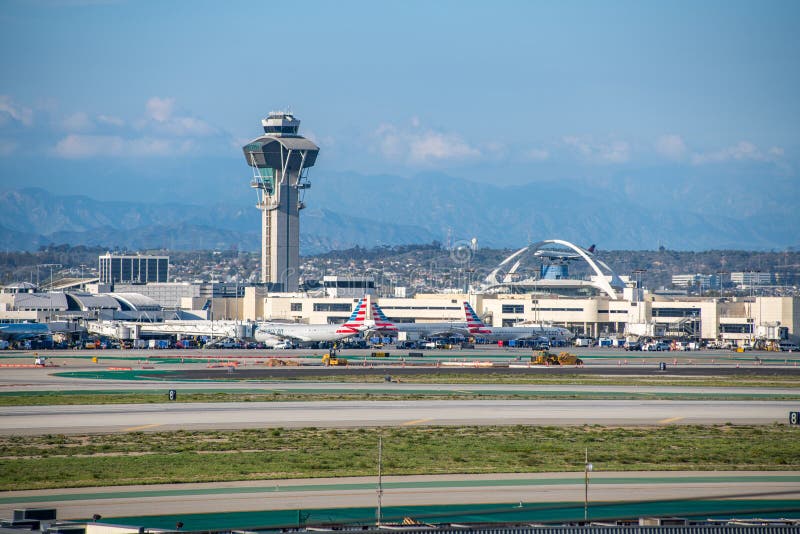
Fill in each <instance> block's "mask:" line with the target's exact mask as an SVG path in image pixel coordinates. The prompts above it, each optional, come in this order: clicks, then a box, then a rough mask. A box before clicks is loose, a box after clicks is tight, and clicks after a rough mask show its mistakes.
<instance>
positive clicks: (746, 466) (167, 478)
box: [0, 424, 800, 490]
mask: <svg viewBox="0 0 800 534" xmlns="http://www.w3.org/2000/svg"><path fill="white" fill-rule="evenodd" d="M797 432H798V431H797V429H794V428H791V427H788V426H785V425H777V424H776V425H771V426H732V425H720V426H667V427H663V428H646V429H645V428H606V427H597V426H587V427H582V428H560V427H528V426H510V427H463V428H453V427H418V428H417V427H408V428H392V429H351V430H335V429H313V428H312V429H269V430H239V431H204V432H188V431H180V432H168V433H147V434H145V433H139V432H132V433H127V434H108V435H85V436H63V435H47V436H6V437H0V488H3V489H5V490H20V489H37V488H59V487H79V486H110V485H126V484H154V483H176V482H212V481H231V480H255V479H279V478H304V477H337V476H359V475H372V474H374V473H375V466H376V457H377V441H378V435H381V436H383V444H384V452H383V455H384V456H383V458H384V462H383V467H384V473H385V474H387V475H401V474H442V473H509V472H512V473H513V472H520V473H522V472H545V471H579V470H582V469H583V454H584V448H588V449H589V455H590V459H591V461H592V462H593V464H594V465H595V468H596V469H599V470H603V471H626V470H627V471H630V470H645V471H646V470H659V471H664V470H704V471H714V470H797V469H800V446H798V444H797V437H798V433H797Z"/></svg>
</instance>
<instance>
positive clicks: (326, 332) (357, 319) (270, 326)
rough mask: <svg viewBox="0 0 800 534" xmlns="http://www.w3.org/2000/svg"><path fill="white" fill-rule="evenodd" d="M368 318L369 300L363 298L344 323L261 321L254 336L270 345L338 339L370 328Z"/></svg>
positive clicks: (370, 324)
mask: <svg viewBox="0 0 800 534" xmlns="http://www.w3.org/2000/svg"><path fill="white" fill-rule="evenodd" d="M366 318H367V302H366V299H363V298H362V299H361V300H359V301H358V304H356V308H355V309H354V310H353V313H352V314H351V315H350V318H349V319H348V320H347V322H345V323H344V324H298V323H259V324H258V325H257V326H256V329H255V332H254V333H253V337H254V338H255V340H256V341H260V342H263V343H266V344H268V345H269V344H270V343H273V344H274V343H278V342H279V341H281V340H291V341H300V342H313V341H338V340H340V339H344V338H346V337H350V336H353V335H355V334H358V333H359V332H363V331H365V330H367V329H369V328H370V327H371V326H372V323H371V322H368V321H367V320H366Z"/></svg>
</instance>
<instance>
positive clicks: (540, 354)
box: [531, 350, 583, 365]
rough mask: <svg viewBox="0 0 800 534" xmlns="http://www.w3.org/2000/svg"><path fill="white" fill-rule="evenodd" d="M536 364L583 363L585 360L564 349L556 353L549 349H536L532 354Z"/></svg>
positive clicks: (532, 359)
mask: <svg viewBox="0 0 800 534" xmlns="http://www.w3.org/2000/svg"><path fill="white" fill-rule="evenodd" d="M531 363H532V364H534V365H583V360H581V359H580V358H578V357H577V356H576V355H575V354H572V353H571V352H566V351H562V352H559V353H558V354H554V353H552V352H550V351H547V350H537V351H534V353H533V355H532V356H531Z"/></svg>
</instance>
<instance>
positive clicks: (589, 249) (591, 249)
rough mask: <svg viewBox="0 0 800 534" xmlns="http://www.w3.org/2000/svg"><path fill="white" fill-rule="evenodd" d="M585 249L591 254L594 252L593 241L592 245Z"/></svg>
mask: <svg viewBox="0 0 800 534" xmlns="http://www.w3.org/2000/svg"><path fill="white" fill-rule="evenodd" d="M586 251H587V252H590V253H591V254H594V243H592V246H591V247H589V248H587V249H586Z"/></svg>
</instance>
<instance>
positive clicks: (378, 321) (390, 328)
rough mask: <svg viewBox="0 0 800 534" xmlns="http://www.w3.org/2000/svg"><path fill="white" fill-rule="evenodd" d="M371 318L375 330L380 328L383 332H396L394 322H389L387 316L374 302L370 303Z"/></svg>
mask: <svg viewBox="0 0 800 534" xmlns="http://www.w3.org/2000/svg"><path fill="white" fill-rule="evenodd" d="M372 320H373V322H374V323H375V327H374V328H375V330H381V331H383V332H397V327H396V326H395V324H394V323H393V322H391V321H390V320H389V318H388V317H386V315H385V314H384V313H383V310H382V309H381V307H380V306H378V305H377V304H375V303H374V302H373V303H372Z"/></svg>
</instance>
